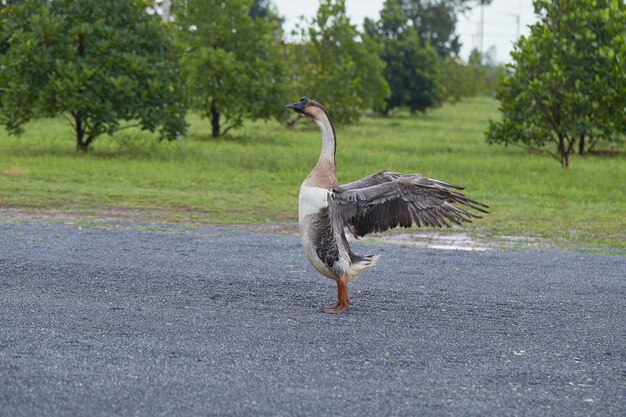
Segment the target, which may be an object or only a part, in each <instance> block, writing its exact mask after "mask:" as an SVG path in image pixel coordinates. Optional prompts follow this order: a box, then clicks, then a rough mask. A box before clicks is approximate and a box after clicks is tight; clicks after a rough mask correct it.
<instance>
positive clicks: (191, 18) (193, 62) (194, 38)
mask: <svg viewBox="0 0 626 417" xmlns="http://www.w3.org/2000/svg"><path fill="white" fill-rule="evenodd" d="M252 5H253V3H252V0H229V1H223V0H188V1H187V2H184V3H182V4H181V5H180V6H178V7H177V8H176V9H175V12H176V22H177V25H178V34H179V38H180V41H181V43H182V44H183V45H184V46H185V48H186V53H185V55H184V58H183V63H184V67H185V69H186V72H187V78H188V83H189V92H190V97H189V98H190V105H191V108H192V109H195V110H197V111H198V112H200V114H202V115H203V116H205V117H208V118H210V119H211V124H212V134H213V136H214V137H217V136H220V135H223V134H225V133H226V132H228V131H229V130H230V129H232V128H237V127H240V126H241V124H242V122H243V120H244V119H246V118H249V119H253V120H254V119H257V118H261V119H268V118H270V117H272V116H275V117H280V115H281V114H282V110H283V108H284V102H285V91H284V81H283V74H284V64H283V62H284V60H283V58H282V55H281V54H282V53H283V44H282V39H281V38H282V31H281V28H280V22H279V21H278V19H266V18H260V17H256V18H255V17H252V16H251V13H253V14H254V13H257V12H259V13H261V14H263V13H264V12H263V10H261V9H262V7H260V6H262V5H258V7H257V6H255V7H257V8H258V10H257V8H255V9H251V6H252Z"/></svg>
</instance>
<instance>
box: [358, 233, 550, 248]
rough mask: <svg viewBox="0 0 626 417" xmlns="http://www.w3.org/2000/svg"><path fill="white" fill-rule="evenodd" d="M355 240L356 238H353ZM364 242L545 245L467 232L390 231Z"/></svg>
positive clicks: (450, 245)
mask: <svg viewBox="0 0 626 417" xmlns="http://www.w3.org/2000/svg"><path fill="white" fill-rule="evenodd" d="M352 240H354V239H352ZM359 240H361V241H363V242H370V243H382V244H393V245H403V246H415V247H420V248H428V249H443V250H466V251H487V250H495V249H502V248H518V247H531V246H534V247H537V246H541V245H544V244H545V242H544V241H543V239H541V238H534V237H526V236H495V237H493V238H490V239H489V240H487V239H486V238H485V239H484V240H483V239H481V238H477V237H473V236H470V235H469V234H467V233H437V232H420V233H390V234H385V235H376V236H367V237H365V238H362V239H359Z"/></svg>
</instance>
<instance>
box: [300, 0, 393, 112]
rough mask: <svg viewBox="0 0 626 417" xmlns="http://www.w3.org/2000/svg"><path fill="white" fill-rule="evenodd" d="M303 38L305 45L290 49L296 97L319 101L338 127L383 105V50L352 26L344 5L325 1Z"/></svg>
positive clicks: (337, 0) (340, 0)
mask: <svg viewBox="0 0 626 417" xmlns="http://www.w3.org/2000/svg"><path fill="white" fill-rule="evenodd" d="M301 35H302V38H303V40H304V41H303V42H302V43H299V44H293V45H291V54H290V57H291V65H290V67H291V68H293V70H294V72H293V73H292V89H293V91H294V97H296V96H299V95H305V94H306V95H308V96H310V97H313V98H315V99H316V100H319V101H320V102H321V103H322V104H323V105H324V106H325V107H326V108H327V109H329V110H330V112H331V114H332V116H333V119H334V121H335V122H337V123H350V122H354V121H356V120H358V118H359V116H360V114H361V111H362V110H364V109H371V108H378V107H380V106H382V105H384V99H385V98H386V97H387V96H388V95H389V86H388V85H387V82H386V81H385V79H384V77H383V68H384V63H383V62H382V61H381V59H380V58H379V56H378V51H379V46H378V44H377V43H376V42H374V41H373V40H372V39H370V38H368V37H365V36H362V35H361V33H359V31H358V30H357V29H356V27H355V26H354V25H352V24H351V23H350V18H349V17H348V15H347V14H346V6H345V1H344V0H322V1H321V2H320V7H319V9H318V11H317V14H316V16H315V18H314V19H313V21H312V22H311V24H310V26H309V27H308V28H307V29H301Z"/></svg>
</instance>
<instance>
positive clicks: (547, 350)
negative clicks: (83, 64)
mask: <svg viewBox="0 0 626 417" xmlns="http://www.w3.org/2000/svg"><path fill="white" fill-rule="evenodd" d="M354 246H355V252H357V253H361V254H375V253H379V254H381V255H383V256H382V259H381V261H380V262H379V264H378V265H377V267H375V269H373V270H370V271H369V272H367V273H366V274H365V275H363V276H362V277H361V278H360V279H359V280H358V281H357V282H356V283H355V284H353V285H351V287H350V298H351V301H352V302H353V304H354V306H353V307H352V308H351V309H350V310H348V312H347V313H346V314H341V315H328V314H323V313H321V312H319V309H320V308H321V307H323V306H329V305H333V304H334V303H335V301H336V300H335V296H336V291H335V286H334V283H333V282H331V281H329V280H327V279H325V278H323V277H321V276H320V275H319V274H317V273H316V272H315V271H314V270H313V269H312V268H310V267H309V265H308V264H307V263H306V260H305V259H304V257H303V255H302V254H301V248H300V245H299V243H298V240H297V238H296V237H295V236H292V235H284V234H283V235H280V234H264V233H256V232H251V231H248V230H245V229H238V228H214V227H202V228H184V227H174V226H159V225H146V224H133V223H128V224H120V223H111V224H104V225H102V224H101V225H99V226H98V227H93V226H92V227H82V228H81V227H78V226H76V225H67V224H49V223H37V222H31V223H29V222H24V223H22V224H10V223H8V222H6V221H5V222H0V415H1V416H11V417H13V416H46V417H51V416H94V417H95V416H110V415H119V416H220V417H225V416H289V417H291V416H359V417H362V416H377V417H381V416H445V415H454V416H514V415H519V416H539V415H541V416H624V415H625V414H626V319H625V317H626V257H623V256H608V255H594V254H587V253H571V252H569V253H568V252H558V251H497V250H494V251H484V252H471V251H470V252H468V251H443V250H428V249H416V248H405V247H399V246H374V245H369V244H356V245H354Z"/></svg>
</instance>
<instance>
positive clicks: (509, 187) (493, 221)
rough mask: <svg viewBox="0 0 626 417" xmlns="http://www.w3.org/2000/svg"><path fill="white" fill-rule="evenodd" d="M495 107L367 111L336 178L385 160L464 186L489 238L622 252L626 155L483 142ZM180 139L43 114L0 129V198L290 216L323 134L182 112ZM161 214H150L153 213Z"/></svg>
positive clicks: (87, 207) (176, 212)
mask: <svg viewBox="0 0 626 417" xmlns="http://www.w3.org/2000/svg"><path fill="white" fill-rule="evenodd" d="M497 117H498V111H497V102H495V101H494V100H491V99H488V98H476V99H472V100H468V101H465V102H462V103H459V104H456V105H447V106H444V107H443V108H440V109H438V110H435V111H433V112H431V113H429V114H427V115H420V116H416V117H410V116H409V115H407V114H398V115H396V116H395V117H391V118H387V119H385V118H376V117H365V118H363V119H362V121H361V122H360V123H359V124H358V125H355V126H349V127H339V128H338V132H337V136H338V150H337V165H338V175H339V180H340V182H349V181H353V180H356V179H358V178H360V177H363V176H365V175H368V174H371V173H373V172H376V171H378V170H381V169H389V170H394V171H400V172H420V173H422V174H424V175H427V176H430V177H432V178H436V179H440V180H444V181H448V182H451V183H453V184H459V185H463V186H465V187H466V191H467V193H468V194H469V195H471V196H472V197H474V198H476V199H478V200H480V201H483V202H485V203H487V204H489V205H490V206H491V210H492V213H491V214H489V215H487V216H486V217H485V218H484V219H483V220H480V221H477V222H476V223H474V224H472V225H469V226H468V227H466V228H465V230H468V231H469V232H471V233H476V234H481V235H486V236H491V237H495V236H501V235H515V236H520V235H521V236H533V237H543V238H546V239H548V240H550V241H552V242H555V243H557V244H559V245H564V246H569V245H599V246H613V247H621V248H624V247H626V235H625V230H626V213H625V208H626V192H625V191H626V185H625V184H626V181H625V179H626V161H625V158H624V157H623V156H619V157H613V158H606V157H591V156H587V157H576V156H574V157H573V158H572V160H571V162H570V164H571V166H570V169H568V170H564V169H562V168H561V167H560V165H559V164H558V163H557V162H556V161H554V160H552V159H550V158H548V157H544V156H538V155H533V154H530V153H528V152H526V151H525V150H523V149H517V148H504V147H502V146H488V145H486V144H485V140H484V130H485V128H486V126H487V122H488V120H489V119H494V118H497ZM190 123H191V129H190V131H189V133H188V135H187V137H186V138H184V139H183V140H180V141H178V142H172V143H167V142H163V143H160V142H158V141H157V140H156V139H155V136H154V135H151V134H148V133H145V132H139V131H136V132H133V131H128V132H125V133H120V134H118V135H116V136H115V137H101V138H98V139H97V140H96V141H95V142H94V143H93V145H92V149H91V151H90V152H89V153H88V154H86V155H78V154H76V152H75V150H74V141H73V138H72V132H71V131H70V130H69V128H68V127H67V126H66V125H65V122H64V121H63V120H62V119H49V120H40V121H37V122H34V123H32V124H30V125H28V126H27V130H26V133H25V134H24V135H23V136H22V137H20V138H14V137H9V136H7V135H6V133H5V132H4V131H0V207H32V208H37V209H41V210H51V209H53V210H66V209H72V210H78V211H80V212H84V213H91V212H96V213H97V212H98V211H100V210H102V209H109V208H121V209H139V210H146V212H147V213H152V214H150V215H154V216H156V217H157V219H158V220H160V221H176V222H189V223H191V222H206V223H217V224H223V223H241V224H254V223H257V224H258V223H288V222H293V221H295V220H296V218H297V195H298V187H299V184H300V182H301V181H302V179H303V178H305V177H306V175H307V174H308V172H309V170H310V169H311V168H312V167H313V165H315V162H316V161H317V157H318V155H319V149H320V138H319V132H318V131H317V130H316V128H315V127H314V126H313V125H312V124H310V123H305V122H304V121H303V122H301V123H298V125H296V127H295V128H293V129H287V128H285V127H284V126H282V125H280V124H278V123H275V122H269V123H265V122H255V123H252V122H251V123H248V124H246V126H245V127H244V128H243V129H241V130H238V131H236V132H234V133H233V134H232V135H230V136H228V137H227V138H223V139H219V140H214V139H210V138H209V137H208V135H209V132H210V125H209V124H208V122H207V121H205V120H201V119H199V118H197V117H190ZM155 213H156V214H155Z"/></svg>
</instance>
